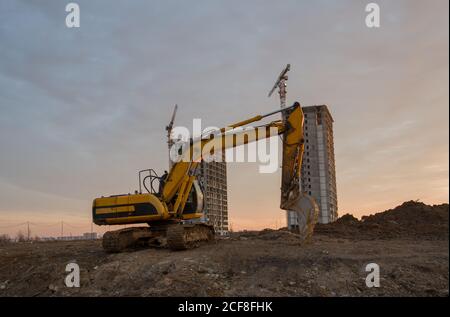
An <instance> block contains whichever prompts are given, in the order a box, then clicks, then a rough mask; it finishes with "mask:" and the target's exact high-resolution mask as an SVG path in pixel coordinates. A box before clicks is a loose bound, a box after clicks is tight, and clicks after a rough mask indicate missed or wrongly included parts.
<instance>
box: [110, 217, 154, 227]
mask: <svg viewBox="0 0 450 317" xmlns="http://www.w3.org/2000/svg"><path fill="white" fill-rule="evenodd" d="M159 219H161V216H159V215H150V216H131V217H120V218H108V219H106V223H107V224H108V225H126V224H131V223H147V222H150V221H152V220H159Z"/></svg>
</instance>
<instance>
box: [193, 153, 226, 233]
mask: <svg viewBox="0 0 450 317" xmlns="http://www.w3.org/2000/svg"><path fill="white" fill-rule="evenodd" d="M221 155H222V161H221V162H215V161H213V162H205V161H202V162H201V164H200V166H199V168H198V170H197V173H198V179H199V181H200V184H201V185H202V187H203V195H204V196H205V206H204V212H203V213H204V216H203V219H202V221H205V222H207V223H209V224H211V225H213V226H214V230H215V231H216V233H217V234H220V235H225V234H227V233H228V195H227V163H226V162H225V155H224V154H221Z"/></svg>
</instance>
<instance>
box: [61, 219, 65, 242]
mask: <svg viewBox="0 0 450 317" xmlns="http://www.w3.org/2000/svg"><path fill="white" fill-rule="evenodd" d="M63 236H64V222H63V221H62V220H61V240H62V238H63Z"/></svg>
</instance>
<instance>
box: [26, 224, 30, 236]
mask: <svg viewBox="0 0 450 317" xmlns="http://www.w3.org/2000/svg"><path fill="white" fill-rule="evenodd" d="M27 241H30V222H29V221H27Z"/></svg>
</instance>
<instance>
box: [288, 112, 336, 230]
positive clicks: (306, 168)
mask: <svg viewBox="0 0 450 317" xmlns="http://www.w3.org/2000/svg"><path fill="white" fill-rule="evenodd" d="M302 109H303V113H304V115H305V125H304V136H305V152H304V155H303V162H302V174H301V186H300V187H301V190H302V191H303V192H306V193H307V194H309V195H310V196H312V197H314V199H315V200H316V202H317V205H318V206H319V211H320V212H319V219H318V220H319V223H330V222H333V221H335V220H336V219H337V217H338V201H337V190H336V167H335V159H334V137H333V122H334V120H333V117H332V116H331V113H330V111H329V110H328V107H327V106H325V105H321V106H311V107H303V108H302ZM296 221H297V220H296V215H295V213H292V212H288V215H287V223H288V228H292V227H293V226H295V225H296V224H297V222H296Z"/></svg>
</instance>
